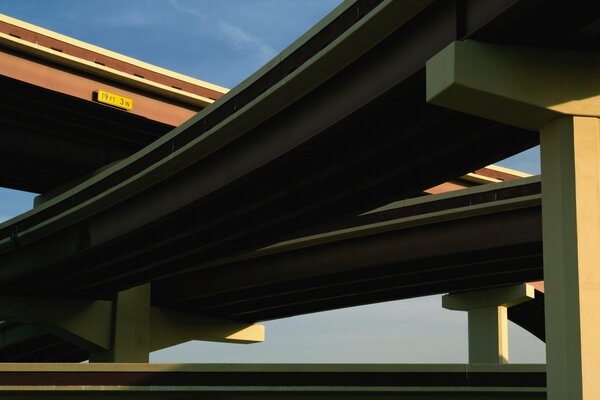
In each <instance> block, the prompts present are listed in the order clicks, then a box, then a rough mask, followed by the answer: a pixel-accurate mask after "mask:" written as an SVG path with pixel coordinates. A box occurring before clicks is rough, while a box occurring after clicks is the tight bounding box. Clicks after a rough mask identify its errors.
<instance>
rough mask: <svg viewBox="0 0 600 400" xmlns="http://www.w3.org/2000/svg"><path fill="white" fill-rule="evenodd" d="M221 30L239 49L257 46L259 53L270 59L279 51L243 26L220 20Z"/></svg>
mask: <svg viewBox="0 0 600 400" xmlns="http://www.w3.org/2000/svg"><path fill="white" fill-rule="evenodd" d="M218 27H219V30H220V31H221V33H223V34H224V35H225V36H226V38H227V39H228V40H229V42H230V43H232V44H233V46H234V47H235V48H236V49H238V50H246V49H248V48H255V49H256V50H257V51H258V54H259V55H260V56H261V57H262V58H266V59H270V58H272V57H273V56H275V54H277V52H276V51H275V49H274V48H273V47H272V46H270V45H269V44H268V43H267V42H265V41H264V40H263V39H261V38H259V37H257V36H254V35H252V34H250V33H248V32H246V31H244V30H243V29H242V28H240V27H238V26H235V25H232V24H230V23H228V22H226V21H219V24H218Z"/></svg>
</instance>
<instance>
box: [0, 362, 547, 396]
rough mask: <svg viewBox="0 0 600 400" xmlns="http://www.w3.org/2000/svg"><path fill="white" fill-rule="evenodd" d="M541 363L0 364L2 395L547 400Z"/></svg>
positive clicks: (0, 388)
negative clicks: (509, 399) (510, 399)
mask: <svg viewBox="0 0 600 400" xmlns="http://www.w3.org/2000/svg"><path fill="white" fill-rule="evenodd" d="M545 387H546V374H545V366H544V365H519V364H513V365H453V364H447V365H435V364H434V365H427V364H422V365H395V364H383V365H382V364H363V365H351V364H347V365H339V364H319V365H311V364H295V365H294V364H263V365H261V364H186V365H178V364H152V365H140V364H137V365H136V364H104V365H102V364H77V365H73V364H67V365H66V364H35V365H23V364H3V365H1V366H0V399H5V398H6V399H9V398H10V399H15V398H18V399H22V400H37V399H44V400H58V399H61V400H62V399H65V398H68V399H73V400H77V399H86V400H88V399H120V400H121V399H122V400H126V399H138V398H144V399H165V398H169V399H178V400H184V399H198V398H210V399H223V400H225V399H236V400H245V399H257V398H260V399H265V400H270V399H277V400H279V399H288V398H289V399H311V400H313V399H317V400H319V399H344V400H346V399H348V400H350V399H364V400H369V399H405V400H409V399H411V400H415V399H419V400H424V399H429V400H434V399H435V400H446V399H448V400H450V399H458V398H460V399H471V400H476V399H477V400H484V399H485V400H496V399H498V400H499V399H507V398H512V399H516V398H518V399H522V400H534V399H545V398H546V389H545Z"/></svg>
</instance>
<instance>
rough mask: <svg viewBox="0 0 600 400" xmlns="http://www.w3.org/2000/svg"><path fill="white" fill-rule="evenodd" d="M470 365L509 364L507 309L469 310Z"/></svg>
mask: <svg viewBox="0 0 600 400" xmlns="http://www.w3.org/2000/svg"><path fill="white" fill-rule="evenodd" d="M469 363H473V364H507V363H508V331H507V313H506V307H502V306H500V307H485V308H476V309H473V310H469Z"/></svg>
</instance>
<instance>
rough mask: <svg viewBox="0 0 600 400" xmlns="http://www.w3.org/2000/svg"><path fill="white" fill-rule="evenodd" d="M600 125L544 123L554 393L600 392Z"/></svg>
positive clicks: (576, 397) (575, 398)
mask: <svg viewBox="0 0 600 400" xmlns="http://www.w3.org/2000/svg"><path fill="white" fill-rule="evenodd" d="M548 84H551V82H548ZM598 131H599V123H598V118H594V117H564V118H560V119H558V120H555V121H553V122H551V123H549V124H547V125H545V126H544V127H543V128H542V129H541V135H540V136H541V158H542V209H543V237H544V281H545V292H546V296H545V313H546V359H547V368H548V399H549V400H565V399H569V400H582V399H585V400H597V399H600V135H599V132H598Z"/></svg>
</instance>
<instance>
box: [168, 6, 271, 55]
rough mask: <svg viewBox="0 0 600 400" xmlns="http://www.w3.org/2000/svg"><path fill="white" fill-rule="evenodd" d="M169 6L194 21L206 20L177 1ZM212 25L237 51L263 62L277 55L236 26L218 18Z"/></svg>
mask: <svg viewBox="0 0 600 400" xmlns="http://www.w3.org/2000/svg"><path fill="white" fill-rule="evenodd" d="M169 4H170V5H171V6H172V7H173V8H174V9H175V10H177V11H178V12H180V13H183V14H187V15H188V16H191V17H194V18H196V19H202V20H206V19H208V16H207V15H206V14H204V13H203V12H201V11H200V10H198V9H195V8H192V7H189V6H187V5H184V4H183V3H182V2H180V1H179V0H169ZM212 23H213V24H214V25H216V26H217V29H218V32H219V33H220V34H222V35H223V38H224V39H225V40H226V41H227V42H229V43H230V44H231V45H232V46H233V48H234V49H236V50H238V51H244V52H245V53H246V52H250V53H255V54H257V55H258V56H259V57H260V59H261V60H262V61H263V62H264V61H268V60H269V59H271V58H272V57H274V56H275V55H276V54H277V51H276V50H275V49H274V48H273V47H272V46H271V45H270V44H269V43H267V42H266V41H265V40H264V39H262V38H260V37H258V36H255V35H253V34H251V33H249V32H247V31H246V30H244V29H243V28H241V27H240V26H238V25H234V24H232V23H229V22H227V21H225V20H223V19H220V18H215V20H214V21H213V22H212Z"/></svg>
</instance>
